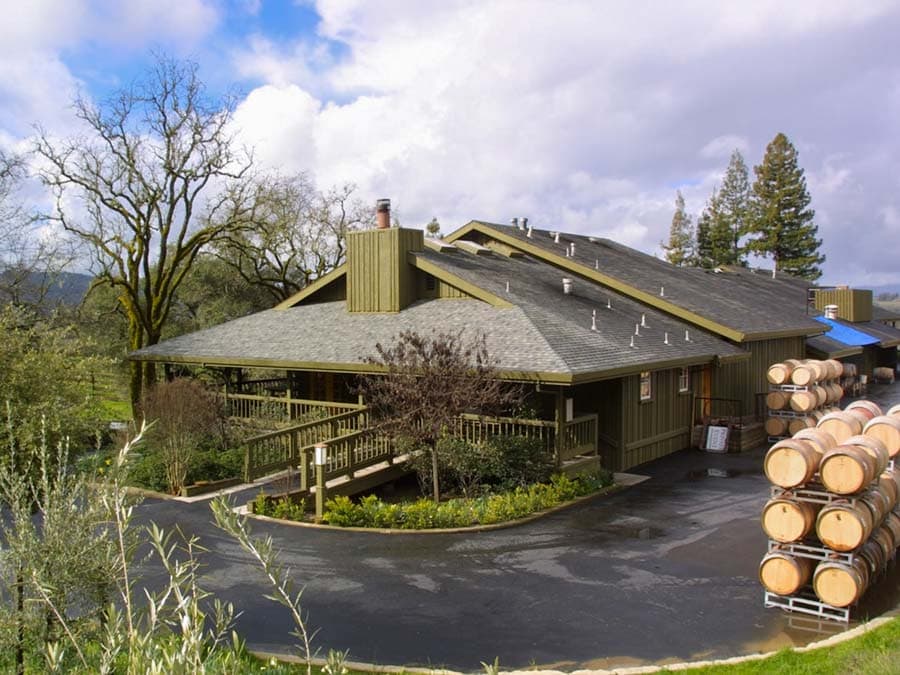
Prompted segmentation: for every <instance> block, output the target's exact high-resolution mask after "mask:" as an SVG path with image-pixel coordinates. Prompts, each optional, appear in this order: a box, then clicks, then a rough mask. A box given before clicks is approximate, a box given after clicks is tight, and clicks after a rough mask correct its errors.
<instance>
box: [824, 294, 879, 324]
mask: <svg viewBox="0 0 900 675" xmlns="http://www.w3.org/2000/svg"><path fill="white" fill-rule="evenodd" d="M825 305H837V306H838V317H839V318H841V319H844V320H845V321H871V320H872V291H869V290H864V289H855V288H833V289H828V290H820V291H816V309H818V310H819V311H820V312H824V311H825Z"/></svg>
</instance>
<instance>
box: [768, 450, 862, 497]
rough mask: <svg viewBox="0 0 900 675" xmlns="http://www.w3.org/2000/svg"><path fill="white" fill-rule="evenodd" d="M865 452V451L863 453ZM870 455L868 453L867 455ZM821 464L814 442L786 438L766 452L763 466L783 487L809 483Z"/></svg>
mask: <svg viewBox="0 0 900 675" xmlns="http://www.w3.org/2000/svg"><path fill="white" fill-rule="evenodd" d="M863 454H865V453H863ZM866 457H868V455H866ZM818 466H819V453H817V452H816V450H815V448H813V446H812V443H809V442H808V441H803V440H796V439H793V438H784V439H782V440H780V441H778V442H777V443H775V445H773V446H772V447H771V448H769V451H768V452H767V453H766V458H765V460H763V468H764V470H765V472H766V477H768V479H769V481H770V482H772V483H774V484H775V485H778V486H779V487H783V488H792V487H797V486H798V485H803V484H805V483H807V482H808V481H809V480H810V479H811V478H812V477H813V475H814V474H815V473H816V469H817V468H818Z"/></svg>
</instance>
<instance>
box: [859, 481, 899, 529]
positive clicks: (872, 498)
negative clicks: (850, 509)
mask: <svg viewBox="0 0 900 675" xmlns="http://www.w3.org/2000/svg"><path fill="white" fill-rule="evenodd" d="M859 503H860V504H863V505H865V507H866V508H867V509H869V511H871V513H872V525H873V526H878V525H880V524H881V521H882V520H884V517H885V516H886V515H887V514H888V513H890V511H891V499H890V497H889V496H888V495H886V494H885V493H884V492H883V491H882V490H881V488H879V487H878V486H876V487H874V488H871V489H869V490H867V491H866V492H865V493H864V494H863V495H861V496H860V498H859Z"/></svg>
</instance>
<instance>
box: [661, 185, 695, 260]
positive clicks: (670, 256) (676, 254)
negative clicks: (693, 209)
mask: <svg viewBox="0 0 900 675" xmlns="http://www.w3.org/2000/svg"><path fill="white" fill-rule="evenodd" d="M662 248H663V250H664V251H665V252H666V260H668V261H669V262H670V263H672V264H673V265H677V266H679V267H684V266H685V265H690V264H691V263H692V261H693V258H694V250H693V249H694V233H693V228H692V227H691V216H690V215H689V214H688V212H687V211H686V210H685V208H684V196H682V194H681V190H678V191H676V192H675V214H674V215H673V216H672V226H671V227H670V228H669V243H668V244H662Z"/></svg>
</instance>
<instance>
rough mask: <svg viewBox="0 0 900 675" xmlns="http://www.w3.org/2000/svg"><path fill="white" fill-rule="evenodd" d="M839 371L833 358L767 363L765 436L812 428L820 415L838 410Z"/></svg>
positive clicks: (774, 437)
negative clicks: (769, 364)
mask: <svg viewBox="0 0 900 675" xmlns="http://www.w3.org/2000/svg"><path fill="white" fill-rule="evenodd" d="M843 372H844V366H843V364H842V363H841V362H840V361H836V360H834V359H828V360H826V361H819V360H817V359H806V360H803V361H801V360H799V359H788V360H787V361H784V362H781V363H774V364H772V365H771V366H769V370H768V372H767V374H766V376H767V378H768V380H769V393H768V394H767V395H766V407H767V408H768V416H767V418H766V423H765V427H766V433H767V434H768V436H769V439H770V440H772V441H774V440H777V439H780V438H787V437H789V436H791V435H793V434H795V433H797V432H798V431H800V430H801V429H812V428H814V427H815V426H816V424H817V423H818V421H819V420H820V419H821V418H822V417H823V416H824V415H826V414H828V413H829V412H836V411H837V410H840V408H837V407H836V406H837V405H838V404H839V403H840V401H841V398H843V396H844V390H843V388H842V387H841V385H840V384H839V381H840V378H841V375H842V374H843Z"/></svg>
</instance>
